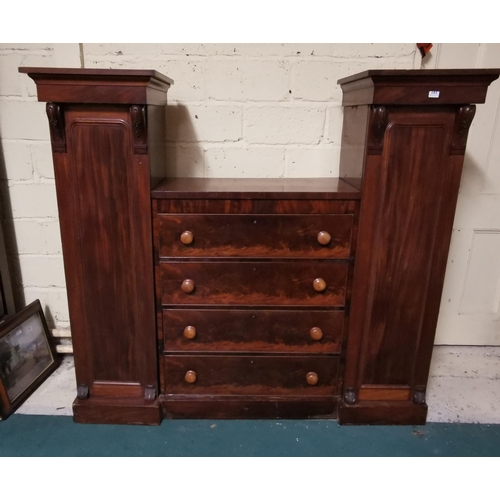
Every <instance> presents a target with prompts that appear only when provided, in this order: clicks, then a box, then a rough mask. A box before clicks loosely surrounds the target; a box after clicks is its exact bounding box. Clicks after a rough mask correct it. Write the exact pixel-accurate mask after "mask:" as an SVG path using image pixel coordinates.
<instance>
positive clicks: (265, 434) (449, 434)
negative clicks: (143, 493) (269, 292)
mask: <svg viewBox="0 0 500 500" xmlns="http://www.w3.org/2000/svg"><path fill="white" fill-rule="evenodd" d="M499 455H500V425H479V424H433V423H429V424H427V425H425V426H419V427H412V426H402V427H399V426H392V427H388V426H387V427H386V426H374V427H369V426H363V427H358V426H356V427H350V426H345V427H341V426H339V425H338V424H337V422H335V421H327V420H307V421H306V420H278V421H277V420H164V421H163V423H162V425H161V426H158V427H144V426H121V425H120V426H118V425H83V424H75V423H73V421H72V419H71V417H54V416H41V415H12V416H10V417H9V418H8V419H7V420H5V421H2V422H0V456H33V457H40V456H43V457H46V456H50V457H54V456H55V457H60V456H83V457H88V456H109V457H116V456H133V457H141V456H149V457H179V456H187V457H193V456H199V457H213V456H217V457H220V456H227V457H231V456H249V457H253V456H257V457H262V456H266V457H267V456H270V457H283V456H291V457H310V456H317V457H336V456H359V457H365V456H367V457H374V456H376V457H378V456H385V457H387V456H389V457H390V456H417V457H422V456H424V457H426V456H445V457H450V456H490V457H491V456H499Z"/></svg>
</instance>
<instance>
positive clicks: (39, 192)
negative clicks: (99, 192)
mask: <svg viewBox="0 0 500 500" xmlns="http://www.w3.org/2000/svg"><path fill="white" fill-rule="evenodd" d="M19 66H53V67H61V66H62V67H64V66H66V67H79V66H80V58H79V47H78V44H66V45H61V44H57V45H52V44H16V45H14V44H0V138H1V139H0V189H1V197H2V199H1V208H2V211H1V217H2V220H1V222H2V227H3V231H4V237H5V240H6V249H7V254H8V258H9V264H10V266H11V274H12V280H13V287H14V294H15V298H16V305H17V307H19V306H20V304H21V302H22V299H24V301H25V302H26V304H29V303H31V302H32V301H33V300H35V299H40V301H41V303H42V307H43V309H44V311H45V313H46V315H47V319H48V320H49V322H50V323H51V324H52V325H54V326H58V327H61V328H64V327H67V326H69V314H68V305H67V299H66V285H65V280H64V269H63V263H62V253H61V238H60V233H59V221H58V211H57V202H56V191H55V185H54V168H53V164H52V156H51V150H50V142H49V140H50V136H49V130H48V125H47V117H46V115H45V104H44V103H39V102H37V99H36V87H35V84H34V82H33V81H32V80H31V79H30V78H28V77H27V76H26V75H24V74H20V73H19V72H18V67H19Z"/></svg>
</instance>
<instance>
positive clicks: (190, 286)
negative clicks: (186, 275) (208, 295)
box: [181, 280, 194, 293]
mask: <svg viewBox="0 0 500 500" xmlns="http://www.w3.org/2000/svg"><path fill="white" fill-rule="evenodd" d="M181 288H182V291H183V292H186V293H191V292H192V291H193V290H194V281H193V280H184V281H183V282H182V285H181Z"/></svg>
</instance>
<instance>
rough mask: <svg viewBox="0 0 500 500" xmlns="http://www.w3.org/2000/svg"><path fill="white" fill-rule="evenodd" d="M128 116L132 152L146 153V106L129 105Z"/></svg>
mask: <svg viewBox="0 0 500 500" xmlns="http://www.w3.org/2000/svg"><path fill="white" fill-rule="evenodd" d="M130 118H131V120H132V130H133V138H134V153H135V154H147V152H148V141H147V137H148V130H147V121H146V106H138V105H135V104H134V105H133V106H130Z"/></svg>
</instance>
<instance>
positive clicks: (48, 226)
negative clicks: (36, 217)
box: [42, 220, 62, 255]
mask: <svg viewBox="0 0 500 500" xmlns="http://www.w3.org/2000/svg"><path fill="white" fill-rule="evenodd" d="M42 240H43V248H44V251H45V252H46V253H48V254H52V255H54V254H62V243H61V230H60V228H59V221H58V220H50V221H48V222H43V223H42Z"/></svg>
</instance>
